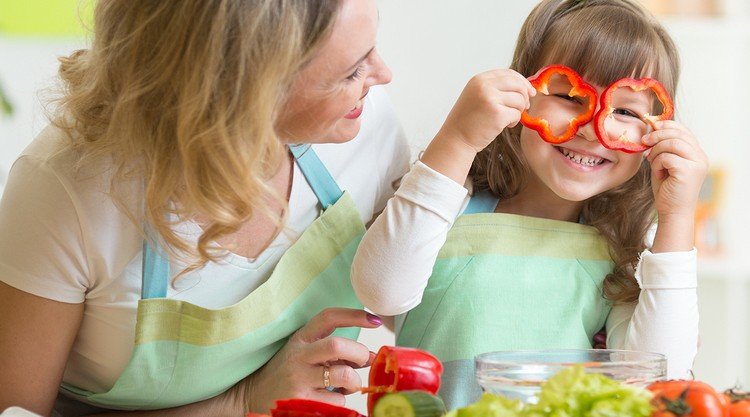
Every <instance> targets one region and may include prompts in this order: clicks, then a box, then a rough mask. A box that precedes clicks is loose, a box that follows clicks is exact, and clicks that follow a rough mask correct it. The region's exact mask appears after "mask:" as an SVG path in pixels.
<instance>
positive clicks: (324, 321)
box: [294, 308, 383, 343]
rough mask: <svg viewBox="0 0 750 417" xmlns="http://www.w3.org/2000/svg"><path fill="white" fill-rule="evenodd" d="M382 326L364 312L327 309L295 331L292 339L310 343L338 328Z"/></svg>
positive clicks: (380, 322)
mask: <svg viewBox="0 0 750 417" xmlns="http://www.w3.org/2000/svg"><path fill="white" fill-rule="evenodd" d="M382 324H383V321H382V320H381V319H380V317H378V316H376V315H374V314H370V313H368V312H366V311H364V310H356V309H351V308H327V309H325V310H323V311H321V312H320V313H318V314H316V315H315V316H313V318H311V319H310V321H309V322H307V324H306V325H304V326H303V327H302V328H301V329H299V330H297V333H295V334H294V337H296V338H298V339H299V340H301V341H303V342H306V343H312V342H315V341H316V340H320V339H324V338H326V337H328V336H330V335H331V333H333V332H334V331H335V330H336V329H338V328H339V327H364V328H367V329H374V328H376V327H380V325H382Z"/></svg>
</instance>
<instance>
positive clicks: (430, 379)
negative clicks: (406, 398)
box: [362, 346, 443, 415]
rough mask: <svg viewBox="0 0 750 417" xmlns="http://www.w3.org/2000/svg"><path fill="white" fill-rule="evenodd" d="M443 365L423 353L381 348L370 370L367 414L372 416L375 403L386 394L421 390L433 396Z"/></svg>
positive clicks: (438, 383)
mask: <svg viewBox="0 0 750 417" xmlns="http://www.w3.org/2000/svg"><path fill="white" fill-rule="evenodd" d="M442 374H443V364H442V363H440V361H439V360H438V359H437V358H436V357H434V356H433V355H432V354H430V353H429V352H427V351H424V350H421V349H414V348H405V347H393V346H383V347H381V348H380V350H379V351H378V354H377V355H376V356H375V359H374V360H373V361H372V365H371V366H370V377H369V381H368V384H369V387H367V388H364V389H363V390H362V392H363V393H367V394H368V396H367V412H368V414H370V415H372V411H373V408H374V407H375V403H377V402H378V400H379V399H380V397H382V396H383V395H385V394H387V393H390V392H398V391H408V390H421V391H427V392H429V393H430V394H436V393H437V391H438V389H439V388H440V376H441V375H442Z"/></svg>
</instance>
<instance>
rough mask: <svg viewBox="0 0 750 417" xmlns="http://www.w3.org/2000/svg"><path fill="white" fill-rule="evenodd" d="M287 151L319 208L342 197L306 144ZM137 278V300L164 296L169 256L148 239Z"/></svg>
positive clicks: (339, 190)
mask: <svg viewBox="0 0 750 417" xmlns="http://www.w3.org/2000/svg"><path fill="white" fill-rule="evenodd" d="M289 150H290V151H291V152H292V155H294V159H295V160H296V161H297V166H299V169H300V171H302V175H304V176H305V180H307V183H308V184H309V185H310V188H312V190H313V192H314V193H315V196H316V197H318V201H319V202H320V205H321V207H323V209H324V210H325V209H327V208H328V207H329V206H331V205H333V204H334V203H336V201H338V199H339V198H340V197H341V196H342V195H343V194H344V193H343V192H342V191H341V188H339V186H338V184H336V181H334V179H333V177H332V176H331V174H330V173H329V172H328V170H327V169H326V167H325V165H323V162H321V161H320V158H318V155H317V154H316V153H315V151H313V149H312V147H311V146H310V145H309V144H305V145H291V146H290V147H289ZM142 271H143V272H142V275H141V299H144V300H145V299H149V298H164V297H166V296H167V285H168V283H169V279H170V277H171V276H172V275H171V273H170V268H169V257H168V256H166V254H163V253H160V251H159V250H158V248H157V249H155V248H153V247H152V246H151V244H150V243H149V242H148V239H147V240H145V241H144V242H143V269H142Z"/></svg>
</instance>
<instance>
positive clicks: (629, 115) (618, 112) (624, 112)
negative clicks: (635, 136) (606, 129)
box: [612, 109, 640, 119]
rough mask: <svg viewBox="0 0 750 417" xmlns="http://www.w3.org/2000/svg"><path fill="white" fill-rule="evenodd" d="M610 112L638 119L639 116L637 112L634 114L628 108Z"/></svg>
mask: <svg viewBox="0 0 750 417" xmlns="http://www.w3.org/2000/svg"><path fill="white" fill-rule="evenodd" d="M612 114H619V115H622V116H628V117H635V118H637V119H640V116H638V115H637V114H635V113H634V112H632V111H630V110H628V109H615V111H613V112H612Z"/></svg>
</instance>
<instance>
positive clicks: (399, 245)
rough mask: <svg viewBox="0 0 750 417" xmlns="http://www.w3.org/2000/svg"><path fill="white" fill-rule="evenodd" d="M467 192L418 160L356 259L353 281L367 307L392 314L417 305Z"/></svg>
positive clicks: (377, 312) (361, 246)
mask: <svg viewBox="0 0 750 417" xmlns="http://www.w3.org/2000/svg"><path fill="white" fill-rule="evenodd" d="M467 193H468V192H467V190H466V189H465V188H464V187H463V186H461V185H459V184H458V183H457V182H455V181H453V180H451V179H449V178H447V177H445V176H444V175H441V174H440V173H438V172H436V171H434V170H432V169H431V168H430V167H428V166H427V165H425V164H423V163H422V162H420V161H417V162H416V164H415V165H414V167H412V169H411V171H410V172H409V173H408V174H406V175H405V176H404V178H403V180H402V181H401V186H400V187H399V189H398V191H396V194H395V196H394V197H393V198H391V199H390V200H389V201H388V204H387V205H386V207H385V210H384V211H383V213H382V214H381V215H380V216H378V218H377V219H375V221H374V222H373V224H372V225H371V226H370V228H369V229H368V230H367V233H365V236H364V237H363V238H362V242H361V243H360V246H359V249H357V254H356V256H355V257H354V263H353V264H352V285H353V287H354V290H355V292H356V293H357V296H358V297H359V299H360V301H362V304H363V305H364V306H365V307H367V308H369V309H370V310H372V311H373V312H375V313H376V314H380V315H386V316H393V315H397V314H402V313H405V312H407V311H409V310H410V309H412V308H414V307H415V306H417V305H418V304H419V302H420V301H421V300H422V292H423V291H424V288H425V287H426V286H427V279H428V278H429V277H430V275H431V274H432V265H434V264H435V259H436V258H437V255H438V252H439V251H440V248H441V247H442V246H443V244H444V243H445V238H446V236H447V234H448V230H449V229H450V228H451V226H452V225H453V222H454V221H455V219H456V217H457V216H458V214H459V212H460V210H461V208H462V207H463V205H464V202H465V200H466V195H467Z"/></svg>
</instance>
